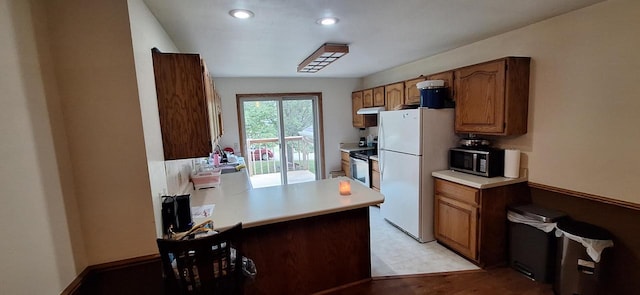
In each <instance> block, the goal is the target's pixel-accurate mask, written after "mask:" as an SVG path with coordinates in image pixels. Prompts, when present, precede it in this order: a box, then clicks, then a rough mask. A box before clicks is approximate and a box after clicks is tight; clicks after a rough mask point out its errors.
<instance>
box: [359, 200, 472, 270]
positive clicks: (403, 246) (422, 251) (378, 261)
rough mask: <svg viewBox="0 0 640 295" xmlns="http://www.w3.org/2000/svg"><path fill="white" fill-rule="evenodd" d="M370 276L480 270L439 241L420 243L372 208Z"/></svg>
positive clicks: (376, 208) (376, 209)
mask: <svg viewBox="0 0 640 295" xmlns="http://www.w3.org/2000/svg"><path fill="white" fill-rule="evenodd" d="M369 213H370V225H371V226H370V227H371V275H372V276H374V277H380V276H393V275H408V274H422V273H435V272H448V271H460V270H472V269H478V267H477V266H476V265H475V264H473V263H471V262H469V261H467V260H466V259H464V258H462V257H460V256H458V255H457V254H455V253H453V252H452V251H450V250H449V249H447V248H445V247H444V246H442V245H440V244H438V243H437V242H435V241H434V242H429V243H418V242H417V241H416V240H414V239H413V238H411V237H409V236H408V235H407V234H405V233H403V232H401V231H400V230H399V229H397V228H396V227H394V226H393V225H391V224H389V223H388V222H387V221H386V220H384V218H382V216H380V208H378V207H375V206H371V207H370V212H369Z"/></svg>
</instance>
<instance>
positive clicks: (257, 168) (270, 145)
mask: <svg viewBox="0 0 640 295" xmlns="http://www.w3.org/2000/svg"><path fill="white" fill-rule="evenodd" d="M285 142H286V145H285V146H286V147H287V152H286V155H287V156H286V158H287V163H286V165H287V171H296V170H309V171H310V172H312V173H314V174H315V162H314V161H315V160H314V157H313V156H312V155H313V154H312V151H313V150H312V147H313V145H311V143H310V142H308V141H307V139H306V138H305V137H303V136H288V137H285ZM247 144H248V146H249V151H248V154H247V156H246V157H245V161H246V162H247V164H248V168H249V174H250V175H260V174H269V173H280V171H282V162H283V161H281V159H280V145H279V144H278V138H260V139H248V140H247Z"/></svg>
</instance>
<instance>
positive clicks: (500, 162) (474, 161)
mask: <svg viewBox="0 0 640 295" xmlns="http://www.w3.org/2000/svg"><path fill="white" fill-rule="evenodd" d="M459 143H460V146H459V147H456V148H451V149H449V169H451V170H455V171H459V172H464V173H470V174H474V175H479V176H483V177H496V176H502V175H503V174H504V150H503V149H499V148H493V147H491V146H490V142H489V141H488V140H486V139H481V138H476V137H473V136H471V137H469V138H463V139H461V140H460V142H459Z"/></svg>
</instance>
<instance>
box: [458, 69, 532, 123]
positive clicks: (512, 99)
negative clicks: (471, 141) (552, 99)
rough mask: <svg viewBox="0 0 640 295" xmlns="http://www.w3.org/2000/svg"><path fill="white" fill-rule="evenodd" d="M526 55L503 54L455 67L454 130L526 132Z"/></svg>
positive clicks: (527, 79) (527, 81)
mask: <svg viewBox="0 0 640 295" xmlns="http://www.w3.org/2000/svg"><path fill="white" fill-rule="evenodd" d="M529 62H530V58H529V57H507V58H502V59H498V60H494V61H490V62H486V63H481V64H477V65H473V66H468V67H464V68H460V69H457V70H455V72H454V79H455V101H456V119H455V131H456V133H478V134H488V135H521V134H525V133H527V109H528V103H529Z"/></svg>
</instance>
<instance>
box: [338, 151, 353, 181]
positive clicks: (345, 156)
mask: <svg viewBox="0 0 640 295" xmlns="http://www.w3.org/2000/svg"><path fill="white" fill-rule="evenodd" d="M340 153H341V154H340V157H341V162H342V163H341V164H342V171H344V174H345V176H347V177H349V178H351V164H350V163H349V153H347V152H340Z"/></svg>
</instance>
